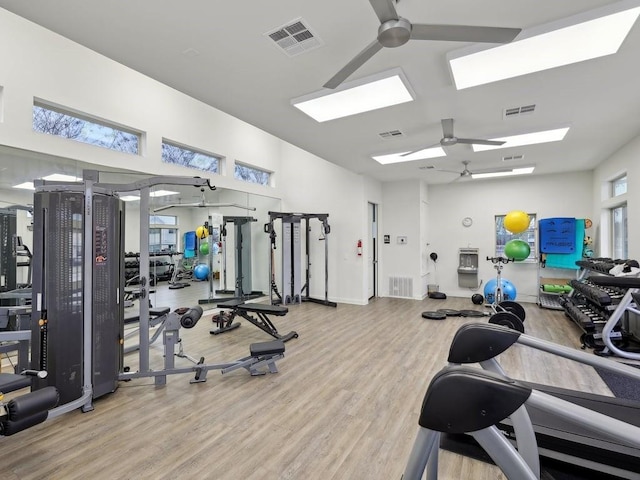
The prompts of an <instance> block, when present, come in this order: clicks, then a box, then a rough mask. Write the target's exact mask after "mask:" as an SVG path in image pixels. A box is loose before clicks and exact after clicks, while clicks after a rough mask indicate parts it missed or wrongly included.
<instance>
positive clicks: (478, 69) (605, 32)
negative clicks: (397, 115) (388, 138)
mask: <svg viewBox="0 0 640 480" xmlns="http://www.w3.org/2000/svg"><path fill="white" fill-rule="evenodd" d="M639 15H640V6H639V5H638V1H637V0H627V1H622V2H615V3H613V4H611V5H607V6H606V7H603V8H599V9H596V10H591V11H589V12H584V13H582V14H579V15H575V16H573V17H569V18H566V19H562V20H558V21H556V22H552V23H549V24H547V25H543V26H539V27H536V28H532V29H528V30H524V31H522V32H521V33H520V35H519V36H518V38H517V39H516V40H515V41H514V42H511V43H507V44H504V45H500V46H497V47H495V48H490V49H485V50H479V48H482V47H475V46H474V47H469V48H468V49H463V50H457V51H455V52H451V53H450V54H449V55H447V57H448V60H449V66H450V68H451V73H452V75H453V79H454V83H455V86H456V88H457V89H458V90H462V89H464V88H469V87H475V86H477V85H484V84H487V83H492V82H497V81H499V80H504V79H507V78H513V77H518V76H521V75H526V74H529V73H533V72H540V71H543V70H548V69H551V68H555V67H560V66H563V65H570V64H572V63H578V62H583V61H585V60H591V59H594V58H599V57H603V56H606V55H611V54H614V53H616V52H617V51H618V49H619V48H620V45H622V42H624V40H625V38H626V37H627V34H628V33H629V31H630V30H631V27H633V25H634V23H635V22H636V20H637V19H638V16H639Z"/></svg>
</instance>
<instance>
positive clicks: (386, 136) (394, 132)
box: [378, 130, 404, 140]
mask: <svg viewBox="0 0 640 480" xmlns="http://www.w3.org/2000/svg"><path fill="white" fill-rule="evenodd" d="M378 135H380V136H381V137H382V138H384V139H385V140H388V139H390V138H399V137H404V133H402V132H401V131H400V130H389V131H388V132H380V133H379V134H378Z"/></svg>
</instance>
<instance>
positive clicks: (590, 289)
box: [559, 258, 627, 349]
mask: <svg viewBox="0 0 640 480" xmlns="http://www.w3.org/2000/svg"><path fill="white" fill-rule="evenodd" d="M624 262H625V261H624V260H615V261H614V260H612V259H608V258H599V259H589V260H581V261H579V262H577V264H578V266H579V267H580V273H579V275H578V278H577V279H576V280H571V281H570V282H569V285H570V286H571V287H572V288H573V291H572V292H571V293H570V294H568V295H562V296H560V298H559V303H560V305H561V306H562V309H563V310H564V312H565V313H566V315H567V316H568V317H569V318H570V319H571V320H573V321H574V322H575V323H576V325H578V327H580V329H581V330H582V332H583V333H582V335H581V337H580V339H581V342H582V347H583V348H585V347H591V348H596V349H597V348H599V347H601V346H603V345H601V341H600V342H599V341H598V338H602V336H601V334H602V329H603V327H604V325H605V324H606V323H607V320H608V319H609V317H610V316H611V313H612V312H613V311H614V310H615V309H616V307H617V305H618V304H619V303H620V301H621V300H622V298H623V296H624V294H625V293H626V291H627V289H625V288H619V287H605V286H602V285H595V284H593V283H592V282H590V281H589V275H590V274H591V273H594V274H597V275H609V271H610V270H611V269H612V268H613V267H614V266H616V264H619V263H624ZM624 335H625V332H623V331H621V329H620V328H618V329H616V331H614V332H612V334H611V338H612V339H615V340H622V339H623V337H624Z"/></svg>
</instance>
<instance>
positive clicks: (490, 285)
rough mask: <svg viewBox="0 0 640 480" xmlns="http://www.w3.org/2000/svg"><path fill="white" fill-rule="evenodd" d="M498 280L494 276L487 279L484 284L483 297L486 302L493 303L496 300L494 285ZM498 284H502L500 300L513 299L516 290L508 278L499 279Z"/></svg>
mask: <svg viewBox="0 0 640 480" xmlns="http://www.w3.org/2000/svg"><path fill="white" fill-rule="evenodd" d="M497 284H498V282H497V281H496V279H495V278H492V279H491V280H489V281H488V282H487V283H486V284H485V286H484V299H485V300H486V301H487V303H495V301H496V285H497ZM500 285H501V286H502V300H503V301H504V300H512V301H513V300H515V299H516V295H517V293H518V292H517V291H516V287H515V286H514V285H513V283H511V282H510V281H509V280H505V279H504V278H503V279H501V280H500Z"/></svg>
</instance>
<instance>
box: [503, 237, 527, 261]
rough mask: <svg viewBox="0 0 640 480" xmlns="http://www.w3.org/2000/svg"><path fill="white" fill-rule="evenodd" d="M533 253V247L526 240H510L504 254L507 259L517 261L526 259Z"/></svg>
mask: <svg viewBox="0 0 640 480" xmlns="http://www.w3.org/2000/svg"><path fill="white" fill-rule="evenodd" d="M530 253H531V247H529V244H528V243H527V242H525V241H524V240H520V239H517V238H516V239H514V240H509V241H508V242H507V243H506V244H505V246H504V254H505V255H506V257H507V258H513V259H514V260H516V261H522V260H524V259H526V258H527V257H528V256H529V254H530Z"/></svg>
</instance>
